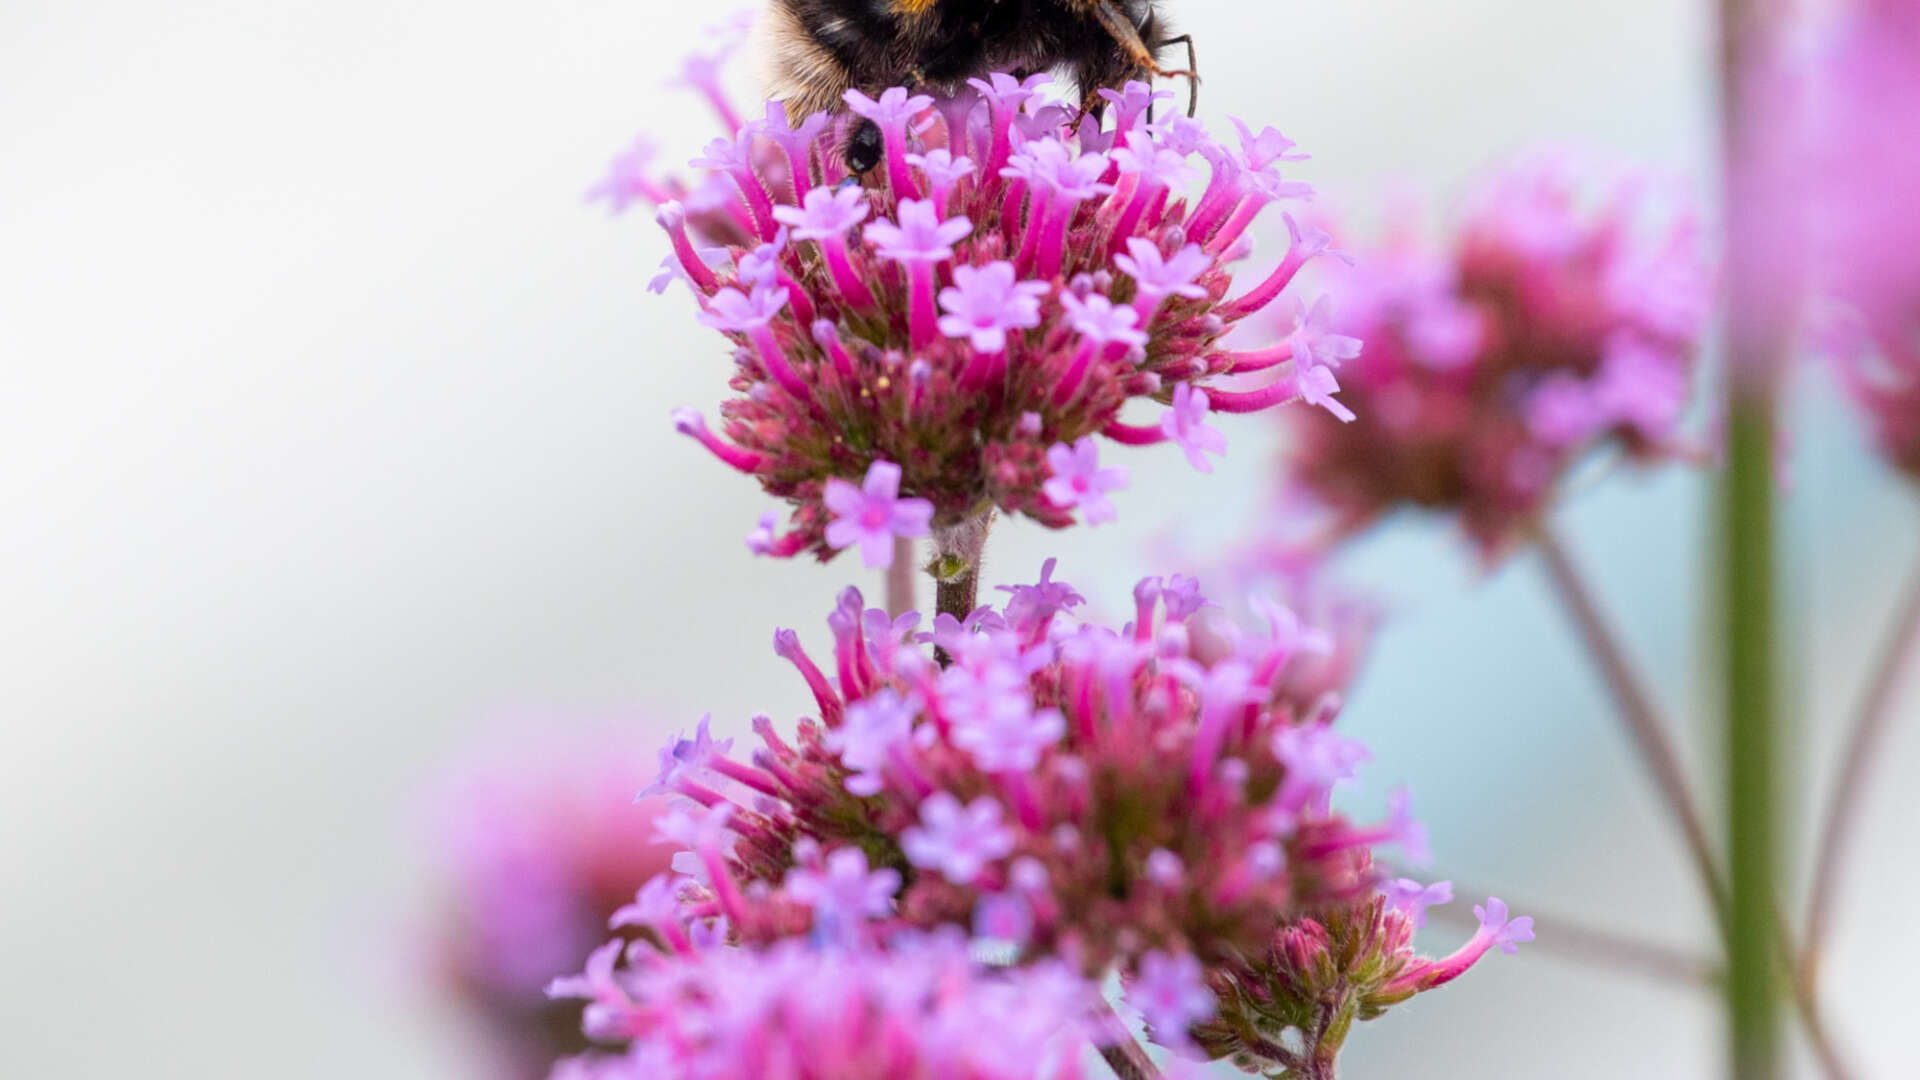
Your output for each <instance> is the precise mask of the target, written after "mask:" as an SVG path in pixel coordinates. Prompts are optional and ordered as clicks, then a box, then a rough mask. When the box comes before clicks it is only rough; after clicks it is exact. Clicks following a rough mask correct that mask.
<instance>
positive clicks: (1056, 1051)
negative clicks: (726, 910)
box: [554, 853, 1095, 1080]
mask: <svg viewBox="0 0 1920 1080" xmlns="http://www.w3.org/2000/svg"><path fill="white" fill-rule="evenodd" d="M854 854H857V853H854ZM850 862H851V860H849V863H850ZM869 880H870V879H869ZM612 944H613V946H614V949H613V951H612V952H609V953H604V954H596V957H595V965H594V967H593V968H592V969H591V970H590V971H589V972H588V973H587V974H586V975H584V976H580V977H577V978H571V979H566V980H561V981H560V982H558V983H556V985H555V988H554V989H555V993H556V994H557V995H560V996H566V997H574V996H578V997H586V998H589V999H590V1000H591V1005H590V1006H589V1010H588V1011H589V1013H590V1014H591V1015H592V1016H593V1017H594V1019H593V1021H592V1022H590V1023H589V1025H588V1033H589V1035H592V1036H595V1037H596V1041H598V1042H600V1043H602V1044H603V1045H608V1046H609V1048H610V1049H611V1048H613V1047H615V1046H617V1045H618V1044H621V1043H625V1044H626V1048H625V1049H624V1050H623V1051H621V1052H619V1053H617V1054H616V1053H603V1054H599V1055H590V1056H587V1057H582V1058H577V1059H574V1060H573V1061H570V1062H567V1063H564V1064H563V1065H562V1067H561V1068H560V1069H559V1070H556V1072H555V1073H554V1075H555V1076H556V1077H576V1076H577V1077H580V1078H583V1080H584V1078H587V1077H591V1078H593V1080H659V1078H661V1077H699V1078H700V1080H765V1078H766V1077H768V1076H771V1075H783V1076H817V1077H833V1078H834V1080H897V1078H898V1077H902V1076H939V1077H947V1078H951V1080H1049V1078H1050V1080H1081V1078H1082V1076H1083V1073H1082V1072H1081V1070H1080V1065H1079V1058H1080V1056H1081V1055H1082V1054H1084V1053H1085V1052H1086V1049H1087V1037H1088V1031H1087V1022H1086V1017H1087V1015H1088V1011H1089V1010H1090V1009H1091V1008H1092V1002H1093V1001H1094V993H1095V991H1094V990H1093V989H1092V988H1091V987H1090V986H1089V985H1088V984H1087V983H1086V982H1085V981H1084V980H1082V979H1080V978H1078V977H1076V976H1074V975H1073V974H1072V973H1071V972H1068V971H1066V970H1064V969H1062V968H1061V967H1059V966H1058V965H1054V964H1041V965H1035V966H1033V967H1029V968H1024V969H1019V970H1013V971H998V970H996V971H989V970H984V969H982V968H981V967H979V966H978V965H976V964H975V962H974V961H973V960H972V958H970V957H969V956H968V954H967V948H966V942H965V940H964V939H962V938H959V937H957V936H954V935H942V934H929V935H900V936H898V937H896V938H895V939H893V940H891V941H889V942H888V943H887V945H886V947H885V948H884V949H883V948H876V947H874V946H873V945H871V944H869V943H867V942H865V941H861V940H857V939H856V940H836V941H806V940H787V941H781V942H777V943H774V944H772V945H769V946H767V947H764V948H734V947H718V948H707V949H695V950H690V951H687V952H684V953H674V954H671V955H664V954H660V953H656V952H654V951H653V950H651V949H645V948H642V949H639V950H637V956H636V957H635V958H634V959H633V960H632V961H630V962H629V963H627V964H626V965H624V966H616V961H617V958H618V957H617V954H618V952H619V951H620V950H619V948H618V946H619V945H621V944H622V943H620V942H614V943H612ZM983 1032H991V1033H992V1036H993V1037H992V1038H982V1037H981V1034H982V1033H983ZM775 1063H777V1064H775Z"/></svg>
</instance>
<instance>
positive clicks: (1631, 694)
mask: <svg viewBox="0 0 1920 1080" xmlns="http://www.w3.org/2000/svg"><path fill="white" fill-rule="evenodd" d="M1537 531H1538V535H1539V542H1540V553H1541V555H1542V556H1544V557H1545V560H1546V566H1547V575H1548V577H1549V579H1550V580H1551V581H1552V583H1553V588H1554V593H1555V595H1556V596H1558V597H1559V599H1560V602H1561V605H1562V606H1563V607H1564V608H1565V609H1566V611H1567V614H1568V616H1569V617H1570V618H1572V619H1573V622H1574V626H1575V627H1576V628H1577V629H1578V630H1579V632H1580V637H1581V640H1582V641H1584V642H1585V643H1586V646H1587V650H1588V651H1589V652H1590V653H1591V654H1592V655H1593V658H1594V661H1595V663H1597V664H1599V666H1600V672H1601V674H1602V675H1603V676H1604V677H1605V678H1606V682H1607V689H1608V690H1609V691H1610V692H1611V693H1612V695H1613V699H1614V703H1615V704H1616V705H1617V706H1619V711H1620V719H1621V720H1622V721H1623V722H1625V724H1626V726H1627V734H1628V735H1629V736H1630V737H1631V738H1632V740H1633V746H1634V749H1635V750H1636V751H1638V753H1639V755H1640V761H1641V764H1643V765H1644V766H1645V767H1646V769H1647V773H1648V775H1649V776H1650V777H1651V778H1652V779H1653V782H1654V786H1655V787H1656V788H1657V789H1658V790H1659V792H1660V797H1661V799H1662V800H1663V801H1665V802H1666V804H1667V810H1668V812H1669V813H1671V814H1672V815H1673V820H1674V823H1675V824H1676V825H1678V826H1679V828H1680V834H1681V837H1682V839H1683V840H1685V842H1686V845H1687V854H1688V855H1689V856H1690V857H1691V858H1692V860H1693V864H1694V871H1695V873H1697V874H1698V875H1699V877H1700V883H1701V885H1702V887H1704V888H1705V889H1706V891H1707V898H1708V900H1709V901H1710V902H1711V903H1712V905H1713V911H1714V917H1715V919H1716V920H1718V921H1721V922H1723V923H1724V921H1725V919H1726V911H1727V903H1728V901H1727V886H1726V882H1725V880H1724V879H1723V878H1722V877H1721V874H1720V867H1719V865H1718V863H1717V862H1716V861H1715V859H1714V855H1713V843H1712V841H1711V840H1709V839H1708V837H1707V828H1706V823H1705V821H1704V819H1703V818H1702V817H1701V815H1700V808H1699V806H1698V805H1697V804H1696V803H1695V802H1694V798H1693V794H1692V791H1691V789H1690V785H1689V783H1688V781H1687V774H1686V770H1685V768H1683V767H1682V766H1681V764H1680V756H1679V754H1678V753H1676V752H1675V751H1674V748H1673V743H1672V741H1671V740H1670V739H1669V738H1668V737H1667V733H1666V725H1665V724H1664V723H1663V722H1662V720H1661V718H1660V715H1659V713H1658V711H1657V710H1656V708H1655V706H1654V704H1653V698H1652V695H1650V694H1649V693H1648V692H1647V689H1646V684H1645V682H1644V681H1643V680H1642V679H1641V678H1640V675H1639V673H1638V672H1636V671H1635V670H1634V668H1633V665H1632V663H1631V662H1630V661H1629V660H1628V659H1627V656H1626V652H1625V650H1624V649H1622V648H1621V646H1620V643H1619V639H1618V638H1617V636H1616V635H1615V634H1614V632H1613V628H1612V627H1611V626H1610V625H1608V623H1607V621H1606V617H1605V616H1603V615H1602V614H1601V613H1600V608H1599V605H1598V604H1597V603H1596V602H1595V600H1594V598H1593V594H1592V591H1591V590H1589V589H1588V588H1587V584H1586V579H1585V578H1584V577H1582V576H1581V574H1580V571H1579V569H1578V568H1577V567H1575V566H1574V563H1573V559H1572V557H1571V556H1570V555H1569V554H1568V553H1567V550H1566V547H1565V546H1564V545H1563V544H1561V542H1560V538H1559V536H1558V535H1557V534H1555V532H1554V531H1553V529H1552V528H1551V527H1550V526H1548V525H1546V524H1544V523H1542V524H1541V525H1540V526H1539V528H1538V530H1537Z"/></svg>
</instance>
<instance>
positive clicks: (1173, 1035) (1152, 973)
mask: <svg viewBox="0 0 1920 1080" xmlns="http://www.w3.org/2000/svg"><path fill="white" fill-rule="evenodd" d="M1127 1004H1129V1005H1131V1006H1133V1007H1134V1008H1136V1009H1138V1010H1140V1015H1141V1016H1142V1017H1144V1018H1145V1019H1146V1021H1147V1027H1148V1028H1149V1029H1151V1030H1152V1032H1153V1038H1154V1041H1155V1042H1158V1043H1160V1044H1161V1045H1162V1046H1169V1047H1174V1048H1182V1047H1185V1046H1187V1045H1188V1044H1189V1042H1190V1040H1189V1039H1188V1037H1187V1028H1188V1027H1189V1026H1191V1025H1193V1024H1197V1023H1199V1022H1201V1021H1203V1020H1210V1019H1212V1018H1213V1014H1214V1011H1215V1009H1216V1008H1217V1007H1218V1005H1217V1003H1216V1002H1215V1001H1214V997H1213V991H1211V990H1209V989H1207V983H1206V978H1205V973H1204V972H1203V971H1202V969H1201V967H1200V961H1198V960H1196V959H1194V958H1193V957H1192V956H1189V955H1187V954H1186V953H1180V954H1178V955H1172V956H1169V955H1168V954H1166V953H1163V952H1158V951H1155V952H1150V953H1148V954H1146V955H1145V956H1143V957H1141V958H1140V968H1139V970H1138V971H1137V972H1136V973H1135V974H1134V976H1133V978H1131V979H1130V980H1128V981H1127Z"/></svg>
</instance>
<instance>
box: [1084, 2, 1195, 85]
mask: <svg viewBox="0 0 1920 1080" xmlns="http://www.w3.org/2000/svg"><path fill="white" fill-rule="evenodd" d="M1084 2H1085V3H1087V4H1088V5H1090V7H1089V14H1091V15H1092V16H1093V17H1094V20H1095V21H1097V22H1098V23H1099V24H1100V26H1101V28H1102V29H1104V30H1105V31H1106V32H1107V33H1108V34H1109V35H1110V36H1111V37H1112V38H1113V40H1114V43H1115V44H1117V45H1119V46H1120V51H1121V53H1122V54H1124V55H1125V56H1126V58H1127V60H1128V61H1129V62H1130V63H1132V64H1133V65H1134V66H1135V67H1137V68H1140V69H1141V70H1144V71H1149V72H1152V73H1153V74H1155V75H1158V76H1159V77H1161V78H1163V79H1186V80H1188V81H1189V82H1191V83H1192V84H1194V87H1195V89H1194V91H1193V93H1194V100H1193V104H1194V106H1195V107H1198V105H1199V96H1198V95H1199V89H1198V87H1199V83H1200V75H1199V73H1198V72H1196V71H1194V70H1193V69H1192V65H1191V64H1189V65H1188V69H1187V70H1185V71H1168V70H1167V69H1166V68H1163V67H1161V66H1160V61H1159V60H1157V59H1155V58H1154V55H1153V50H1152V49H1150V48H1148V47H1147V43H1146V42H1144V41H1142V40H1141V39H1140V30H1139V28H1138V27H1136V26H1134V25H1133V22H1132V21H1131V20H1130V19H1128V18H1127V14H1126V12H1124V11H1121V10H1120V8H1119V7H1118V6H1117V5H1116V4H1115V3H1114V0H1084ZM1179 40H1180V39H1179V38H1175V39H1173V41H1179ZM1172 43H1173V42H1172V41H1162V42H1158V43H1157V44H1158V45H1170V44H1172ZM1186 44H1187V56H1188V58H1189V60H1191V59H1192V56H1193V41H1192V39H1191V38H1189V39H1188V40H1187V43H1186Z"/></svg>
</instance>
